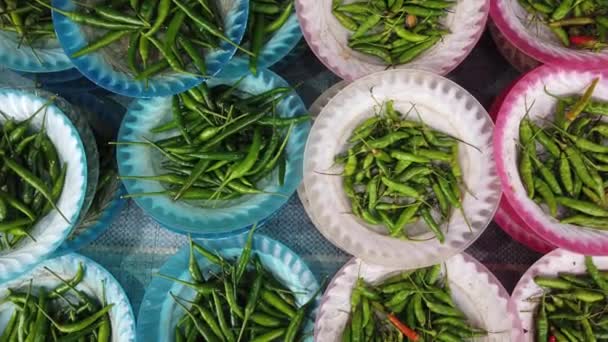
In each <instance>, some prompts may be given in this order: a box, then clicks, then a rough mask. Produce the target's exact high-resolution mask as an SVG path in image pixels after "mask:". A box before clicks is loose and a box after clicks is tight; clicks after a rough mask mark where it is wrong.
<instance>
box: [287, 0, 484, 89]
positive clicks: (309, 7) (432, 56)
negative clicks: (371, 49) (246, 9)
mask: <svg viewBox="0 0 608 342" xmlns="http://www.w3.org/2000/svg"><path fill="white" fill-rule="evenodd" d="M333 2H335V1H332V0H296V12H297V13H298V17H299V19H300V24H301V26H302V32H303V34H304V38H306V41H307V42H308V45H309V46H310V48H311V49H312V51H313V52H314V53H315V55H316V56H317V58H319V60H320V61H321V62H322V63H323V64H325V66H326V67H327V68H328V69H330V70H331V71H332V72H334V73H335V74H336V75H338V76H340V77H341V78H343V79H345V80H348V81H352V80H355V79H358V78H360V77H363V76H365V75H369V74H372V73H374V72H379V71H382V70H386V69H387V65H386V64H384V63H382V62H381V61H380V60H379V59H376V58H374V57H370V56H367V55H364V54H361V53H359V52H356V51H354V50H352V49H350V48H349V47H348V45H347V44H348V37H349V36H350V35H351V32H350V31H348V30H347V29H346V28H344V27H343V26H342V25H341V24H340V23H339V22H338V20H337V19H336V18H335V17H334V15H333V14H332V10H331V8H332V6H333ZM489 8H490V1H489V0H470V1H458V2H457V3H456V5H455V6H454V7H453V8H452V9H450V11H449V13H448V15H447V17H446V19H445V26H446V27H447V28H448V29H449V30H450V31H451V32H452V33H450V34H447V35H445V36H444V37H443V39H442V40H441V41H440V42H439V43H437V44H436V45H435V46H434V47H432V48H431V49H430V50H428V51H427V52H425V53H423V54H422V55H420V56H419V57H418V58H416V59H415V60H413V61H412V62H410V63H407V64H402V65H397V66H395V67H396V68H398V69H401V68H407V69H420V70H426V71H430V72H434V73H436V74H439V75H446V74H448V73H449V72H450V71H452V70H453V69H454V68H456V67H457V66H458V65H459V64H460V63H461V62H462V61H463V60H464V59H465V58H466V57H467V56H468V55H469V53H470V52H471V50H473V47H475V44H477V41H478V40H479V38H480V37H481V34H482V33H483V31H484V30H485V25H486V20H487V17H488V11H489Z"/></svg>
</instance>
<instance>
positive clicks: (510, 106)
mask: <svg viewBox="0 0 608 342" xmlns="http://www.w3.org/2000/svg"><path fill="white" fill-rule="evenodd" d="M598 76H599V77H601V81H600V82H599V84H598V86H597V88H596V91H595V93H594V98H598V99H600V100H603V101H607V100H608V81H607V79H608V72H606V71H596V72H594V71H590V70H587V69H585V70H583V69H571V68H564V67H556V66H542V67H539V68H537V69H535V70H533V71H531V72H530V73H528V74H527V75H526V76H524V77H523V78H522V79H521V80H519V82H517V84H516V85H515V86H514V87H513V89H511V91H510V92H509V94H508V95H507V97H506V98H505V100H504V102H503V104H502V106H501V108H500V111H499V113H498V118H497V121H496V131H495V134H494V155H495V156H496V166H497V169H498V174H499V176H500V181H501V183H502V189H503V192H504V195H505V197H506V198H507V200H508V201H509V203H510V204H511V206H512V207H513V209H514V210H515V211H516V212H517V214H518V215H519V216H520V217H521V218H522V219H523V221H524V222H526V223H527V224H528V227H529V228H530V229H532V230H533V231H534V232H535V233H536V234H538V235H539V236H540V237H541V238H542V239H544V240H547V241H548V242H549V243H550V244H552V245H554V246H557V247H561V248H566V249H568V250H571V251H574V252H577V253H586V254H590V255H608V232H606V231H600V230H593V229H586V228H583V227H577V226H574V225H569V224H562V223H560V222H559V221H558V220H557V219H556V218H554V217H552V216H551V215H549V214H548V212H545V211H544V210H543V208H542V207H540V206H538V205H537V204H536V203H535V202H534V201H533V200H531V199H530V198H528V195H527V193H526V190H525V188H524V185H523V183H522V181H521V178H520V176H519V171H518V166H517V160H518V148H517V142H518V141H519V124H520V122H521V119H522V118H523V117H524V115H526V113H527V110H526V108H529V106H530V104H531V103H533V107H532V108H531V109H530V111H529V116H530V119H531V120H532V121H540V120H543V119H545V118H547V119H553V117H552V115H553V113H554V108H555V105H556V103H557V99H555V98H554V97H552V96H550V95H548V94H547V92H550V93H551V94H555V95H570V94H575V93H578V94H581V93H582V92H584V90H585V89H586V88H587V87H588V86H589V84H590V83H591V81H592V80H593V79H594V78H595V77H598Z"/></svg>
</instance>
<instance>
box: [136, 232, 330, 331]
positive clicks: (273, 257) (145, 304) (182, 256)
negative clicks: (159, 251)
mask: <svg viewBox="0 0 608 342" xmlns="http://www.w3.org/2000/svg"><path fill="white" fill-rule="evenodd" d="M246 239H247V236H246V234H243V235H239V236H234V237H231V238H224V239H219V240H196V242H197V243H200V244H201V245H203V246H204V247H206V248H207V249H208V250H210V251H215V252H217V253H218V254H220V255H221V256H223V257H225V258H228V259H230V258H235V257H238V256H239V255H240V254H241V251H242V249H243V246H244V245H245V241H246ZM189 248H190V247H189V246H186V247H184V248H182V249H181V250H180V251H179V252H178V253H177V254H176V255H174V256H172V257H171V258H170V259H169V260H168V261H167V262H166V263H165V264H164V265H163V267H161V269H160V271H159V273H161V274H164V275H168V276H172V277H175V278H180V279H183V280H187V281H191V279H190V274H189V272H188V256H189V251H190V249H189ZM253 251H254V253H255V254H257V255H258V256H259V258H260V261H261V262H262V264H263V265H264V267H265V268H266V269H267V270H268V271H270V272H271V273H272V274H273V275H274V276H275V277H276V278H277V279H278V280H279V281H281V283H283V284H285V286H287V287H288V288H289V289H290V290H292V291H294V292H296V293H297V294H296V301H297V304H298V305H302V304H304V303H305V302H306V301H307V300H308V299H309V298H310V297H311V296H312V294H313V293H314V292H315V291H316V290H317V289H318V288H319V283H318V282H317V279H316V278H315V276H314V275H313V273H312V272H311V271H310V269H309V268H308V266H307V265H306V263H305V262H304V261H303V260H302V259H301V258H300V257H299V256H298V255H297V254H295V253H294V252H293V251H291V250H290V249H289V248H288V247H286V246H285V245H283V244H282V243H280V242H278V241H275V240H272V239H271V238H269V237H266V236H264V235H260V234H255V235H254V239H253ZM195 255H197V261H198V263H199V266H200V268H201V270H202V271H203V275H205V276H208V275H209V274H210V273H211V272H218V271H219V268H218V267H217V266H214V265H211V264H210V262H209V261H207V260H206V259H204V258H203V257H201V256H200V255H198V254H195ZM169 292H171V293H173V294H174V295H176V296H178V297H181V298H185V299H189V300H190V299H192V298H193V297H194V291H193V290H192V289H189V288H186V287H184V286H183V285H178V284H175V283H173V282H171V281H170V280H166V279H163V278H159V277H155V278H154V279H152V282H151V283H150V285H148V288H147V289H146V293H145V294H144V298H143V301H142V304H141V307H140V309H139V315H138V316H137V317H138V319H137V340H138V341H147V342H154V341H159V342H161V341H162V342H166V341H173V340H174V337H173V336H174V335H173V334H174V330H173V329H174V327H175V325H176V324H177V321H178V320H179V319H180V318H181V316H182V315H183V314H184V310H183V309H181V307H179V306H178V305H177V304H176V303H175V302H174V301H173V299H172V298H171V296H170V295H169ZM318 304H319V300H318V298H317V301H316V303H315V306H314V308H313V310H312V311H311V315H310V317H309V319H308V320H307V321H306V324H305V326H304V331H311V332H312V329H313V327H314V324H313V317H314V316H315V315H316V311H317V306H318ZM305 341H307V342H308V341H312V334H310V335H309V337H308V338H306V339H305Z"/></svg>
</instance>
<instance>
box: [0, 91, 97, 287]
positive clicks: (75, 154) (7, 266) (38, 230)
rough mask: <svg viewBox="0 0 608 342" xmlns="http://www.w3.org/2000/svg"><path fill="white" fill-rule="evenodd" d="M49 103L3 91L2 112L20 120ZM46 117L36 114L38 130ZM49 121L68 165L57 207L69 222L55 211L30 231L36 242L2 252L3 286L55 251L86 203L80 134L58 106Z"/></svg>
mask: <svg viewBox="0 0 608 342" xmlns="http://www.w3.org/2000/svg"><path fill="white" fill-rule="evenodd" d="M46 102H47V99H45V98H42V97H38V96H36V95H34V94H32V93H28V92H24V91H19V90H11V89H3V90H0V103H2V111H3V112H4V113H5V114H6V115H7V116H9V117H11V118H14V119H15V120H17V121H22V120H24V119H26V118H28V117H29V116H30V115H31V114H32V113H34V112H35V111H36V110H37V109H39V108H40V107H42V106H43V105H44V104H45V103H46ZM41 114H44V113H41ZM44 118H45V115H37V116H36V117H35V118H34V119H33V120H32V122H31V123H32V126H33V127H35V129H39V128H40V127H41V125H42V122H43V120H44ZM46 120H47V121H46V131H47V135H48V137H49V138H50V139H51V141H52V142H53V144H54V145H55V148H56V149H57V152H58V154H59V158H60V159H61V161H62V163H66V164H67V174H66V179H65V186H64V188H63V192H62V193H61V197H60V198H59V200H58V201H57V206H58V207H59V209H60V210H61V212H62V213H63V214H64V215H65V216H66V217H67V218H68V220H69V222H66V221H65V220H64V219H63V218H62V217H61V215H59V213H58V212H57V211H56V210H53V211H51V212H50V213H49V214H47V215H46V216H45V217H43V218H41V219H39V220H38V222H37V223H36V224H35V225H34V227H33V228H32V229H31V231H30V233H31V234H32V236H33V237H34V238H35V239H36V241H33V240H31V239H29V238H25V239H23V240H22V241H21V242H20V243H19V244H17V246H15V247H14V248H13V249H12V250H4V251H0V283H2V282H4V281H7V280H10V279H13V278H14V277H16V276H17V275H19V274H21V273H23V272H26V271H28V270H30V269H31V268H32V267H33V266H34V265H36V264H37V263H39V262H41V261H42V260H44V259H45V258H46V257H47V256H48V255H49V254H51V253H52V252H54V251H55V250H56V249H57V248H58V247H59V245H61V243H62V242H63V241H64V240H65V239H66V237H67V236H68V234H69V233H70V232H71V230H72V228H73V225H74V224H75V223H76V222H77V218H78V215H79V214H80V210H81V208H82V205H83V202H84V197H85V193H86V188H87V155H86V153H85V151H84V147H83V144H82V141H81V139H80V136H79V134H78V131H77V130H76V128H75V127H74V125H73V124H72V122H71V121H70V120H69V119H68V118H67V117H66V116H65V115H64V114H63V112H62V111H61V110H60V109H59V108H58V107H56V106H55V105H50V106H48V107H47V111H46ZM4 121H5V119H4V117H2V116H0V122H4Z"/></svg>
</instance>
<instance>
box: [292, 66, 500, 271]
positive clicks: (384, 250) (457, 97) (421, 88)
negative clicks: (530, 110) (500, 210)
mask: <svg viewBox="0 0 608 342" xmlns="http://www.w3.org/2000/svg"><path fill="white" fill-rule="evenodd" d="M370 89H372V92H373V97H372V95H371V94H370ZM389 99H392V100H394V101H395V108H396V109H397V110H399V111H401V112H402V113H405V112H407V110H409V109H410V108H411V104H412V103H415V104H416V108H417V109H418V111H419V112H420V116H421V118H422V120H423V121H424V122H425V123H426V124H427V125H429V126H430V127H432V128H434V129H437V130H440V131H443V132H446V133H448V134H451V135H453V136H455V137H458V138H460V139H462V140H463V141H465V142H467V143H468V144H471V145H473V146H475V147H477V148H478V149H479V150H477V149H475V148H473V147H471V146H469V145H466V144H460V156H459V161H460V164H461V166H462V168H463V172H464V178H463V181H464V183H465V184H466V185H467V188H468V189H469V190H470V191H469V192H466V193H464V198H463V199H462V203H463V207H464V212H465V214H466V216H467V219H468V221H469V222H470V224H471V227H469V226H468V225H467V223H466V222H465V220H464V218H463V216H462V214H461V213H460V212H455V213H454V214H453V215H452V217H451V218H450V220H449V227H450V228H449V231H447V232H446V225H443V227H442V228H443V231H444V232H446V241H445V243H443V244H440V243H439V242H438V241H437V240H436V239H433V240H429V241H419V242H412V241H405V240H402V239H395V238H391V237H388V236H386V235H382V234H380V233H377V232H375V231H374V230H373V228H374V227H372V226H369V225H367V224H365V223H364V222H363V221H362V220H359V219H357V218H356V217H355V216H354V215H352V214H349V213H350V211H351V209H350V208H351V206H350V201H349V200H348V199H347V198H346V195H345V194H344V190H343V186H342V181H341V177H339V176H333V175H332V174H340V172H341V171H342V169H341V168H340V167H338V166H336V165H335V163H334V157H335V156H336V155H337V154H339V153H342V152H344V150H345V148H346V146H347V143H346V142H347V140H348V138H349V137H350V135H351V134H352V131H353V129H354V128H355V127H356V126H357V125H358V124H359V123H360V122H362V121H363V120H365V119H367V118H368V117H370V116H372V115H374V111H373V108H374V106H376V101H378V102H379V103H382V102H384V101H386V100H389ZM410 118H411V117H410ZM412 119H414V120H416V119H415V118H412ZM493 127H494V125H493V123H492V120H491V119H490V117H489V116H488V114H487V112H486V111H485V109H484V108H483V107H482V106H481V105H480V104H479V102H477V100H475V98H473V96H471V95H470V94H469V93H467V92H466V90H464V89H463V88H461V87H460V86H458V85H457V84H455V83H453V82H452V81H450V80H448V79H445V78H443V77H441V76H437V75H434V74H431V73H428V72H424V71H416V70H393V71H386V72H380V73H376V74H373V75H370V76H367V77H364V78H362V79H359V80H357V81H355V82H353V83H351V84H349V85H348V86H346V87H345V88H344V89H343V90H342V91H340V92H339V93H338V94H337V95H336V96H335V97H333V99H331V101H329V103H328V104H327V105H326V106H325V107H324V108H323V110H322V111H321V114H320V115H319V116H318V118H317V119H316V120H315V123H314V125H313V128H312V130H311V133H310V135H309V138H308V142H307V145H306V151H305V152H304V184H305V189H306V197H307V198H308V201H309V209H310V210H309V215H311V216H312V222H313V223H315V225H316V227H317V229H319V231H320V232H321V233H322V234H323V235H324V236H325V238H327V239H328V240H329V241H331V242H332V243H333V244H335V245H336V246H338V247H339V248H341V249H343V250H344V251H346V252H348V253H350V254H353V255H355V256H356V257H359V258H361V259H363V260H364V261H366V262H370V263H376V264H380V265H388V266H399V267H405V268H417V267H424V266H428V265H433V264H436V263H439V262H441V261H443V260H445V259H447V258H449V257H450V256H452V255H455V254H457V253H459V252H461V251H462V250H464V249H465V248H466V247H468V246H469V245H470V244H471V243H473V242H474V241H475V239H477V237H479V235H480V234H481V233H482V232H483V230H484V229H485V228H486V227H487V225H488V223H489V222H490V221H491V219H492V217H493V216H494V212H495V211H496V208H497V206H498V202H499V200H500V183H499V180H498V176H497V174H496V169H495V166H494V157H493V152H492V146H491V144H492V132H493ZM416 225H420V227H419V228H420V229H426V228H422V227H423V226H424V224H423V223H422V222H420V223H417V224H416ZM432 236H433V235H432V234H431V233H428V234H424V235H420V236H418V237H417V238H418V239H425V238H430V237H432Z"/></svg>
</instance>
